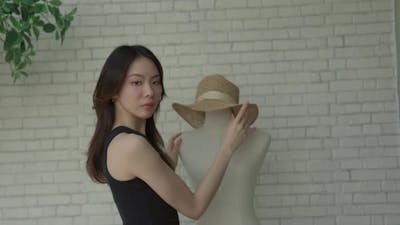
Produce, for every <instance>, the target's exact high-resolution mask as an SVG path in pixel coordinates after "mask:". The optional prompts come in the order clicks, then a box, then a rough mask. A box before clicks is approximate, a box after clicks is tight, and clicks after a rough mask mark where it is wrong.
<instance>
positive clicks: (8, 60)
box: [5, 51, 14, 63]
mask: <svg viewBox="0 0 400 225" xmlns="http://www.w3.org/2000/svg"><path fill="white" fill-rule="evenodd" d="M13 58H14V52H13V51H7V54H6V58H5V60H6V62H8V63H9V62H11V60H12V59H13Z"/></svg>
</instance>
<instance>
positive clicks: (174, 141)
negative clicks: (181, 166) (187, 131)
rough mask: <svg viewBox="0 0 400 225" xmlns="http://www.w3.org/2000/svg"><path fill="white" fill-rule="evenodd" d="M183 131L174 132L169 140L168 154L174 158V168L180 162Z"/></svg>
mask: <svg viewBox="0 0 400 225" xmlns="http://www.w3.org/2000/svg"><path fill="white" fill-rule="evenodd" d="M181 135H182V132H178V133H176V134H174V135H173V136H172V137H171V138H170V139H169V140H168V145H167V155H168V156H169V158H170V159H171V160H172V163H173V164H172V165H173V166H174V168H175V167H176V165H177V164H178V155H179V152H180V150H181V144H182V137H181Z"/></svg>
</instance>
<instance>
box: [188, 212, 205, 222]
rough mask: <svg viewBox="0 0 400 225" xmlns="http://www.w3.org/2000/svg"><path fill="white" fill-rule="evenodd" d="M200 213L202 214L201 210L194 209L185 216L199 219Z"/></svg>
mask: <svg viewBox="0 0 400 225" xmlns="http://www.w3.org/2000/svg"><path fill="white" fill-rule="evenodd" d="M201 215H203V212H202V211H194V212H192V213H190V215H187V217H189V218H190V219H192V220H198V219H200V217H201Z"/></svg>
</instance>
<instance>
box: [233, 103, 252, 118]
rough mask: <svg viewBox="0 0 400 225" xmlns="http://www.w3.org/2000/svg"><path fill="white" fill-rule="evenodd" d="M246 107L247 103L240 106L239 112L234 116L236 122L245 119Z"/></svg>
mask: <svg viewBox="0 0 400 225" xmlns="http://www.w3.org/2000/svg"><path fill="white" fill-rule="evenodd" d="M248 106H249V103H248V102H245V103H244V104H243V105H242V107H240V110H239V112H238V114H237V115H236V119H237V120H238V121H243V119H244V117H245V114H246V112H247V108H248Z"/></svg>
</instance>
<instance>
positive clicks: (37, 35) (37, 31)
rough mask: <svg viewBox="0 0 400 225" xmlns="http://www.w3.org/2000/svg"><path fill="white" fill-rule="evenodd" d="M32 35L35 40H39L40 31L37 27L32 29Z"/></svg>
mask: <svg viewBox="0 0 400 225" xmlns="http://www.w3.org/2000/svg"><path fill="white" fill-rule="evenodd" d="M32 30H33V34H34V35H35V38H36V40H38V38H39V34H40V31H39V29H38V28H37V27H32Z"/></svg>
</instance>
